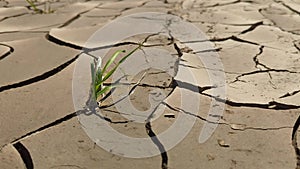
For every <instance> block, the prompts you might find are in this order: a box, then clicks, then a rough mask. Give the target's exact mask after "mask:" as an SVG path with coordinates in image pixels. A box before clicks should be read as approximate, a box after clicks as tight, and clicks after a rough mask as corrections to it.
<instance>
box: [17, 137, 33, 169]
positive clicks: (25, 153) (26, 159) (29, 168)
mask: <svg viewBox="0 0 300 169" xmlns="http://www.w3.org/2000/svg"><path fill="white" fill-rule="evenodd" d="M13 146H14V148H15V149H16V150H17V151H18V153H19V154H20V156H21V158H22V160H23V163H24V164H25V167H26V169H33V168H34V165H33V161H32V157H31V155H30V152H29V150H28V149H27V148H26V147H25V146H24V145H23V144H22V143H21V142H17V143H14V144H13Z"/></svg>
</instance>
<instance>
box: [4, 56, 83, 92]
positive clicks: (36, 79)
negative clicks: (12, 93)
mask: <svg viewBox="0 0 300 169" xmlns="http://www.w3.org/2000/svg"><path fill="white" fill-rule="evenodd" d="M79 55H80V54H78V55H76V56H75V57H74V58H72V59H70V60H69V61H67V62H65V63H63V64H62V65H59V66H58V67H56V68H54V69H52V70H50V71H47V72H45V73H43V74H41V75H38V76H35V77H33V78H30V79H27V80H24V81H21V82H17V83H13V84H9V85H6V86H0V93H1V92H3V91H6V90H11V89H16V88H19V87H23V86H27V85H30V84H33V83H36V82H39V81H42V80H45V79H48V78H49V77H52V76H54V75H56V74H57V73H59V72H61V71H62V70H64V69H65V68H66V67H68V66H69V65H70V64H72V63H73V62H75V60H76V59H77V58H78V57H79Z"/></svg>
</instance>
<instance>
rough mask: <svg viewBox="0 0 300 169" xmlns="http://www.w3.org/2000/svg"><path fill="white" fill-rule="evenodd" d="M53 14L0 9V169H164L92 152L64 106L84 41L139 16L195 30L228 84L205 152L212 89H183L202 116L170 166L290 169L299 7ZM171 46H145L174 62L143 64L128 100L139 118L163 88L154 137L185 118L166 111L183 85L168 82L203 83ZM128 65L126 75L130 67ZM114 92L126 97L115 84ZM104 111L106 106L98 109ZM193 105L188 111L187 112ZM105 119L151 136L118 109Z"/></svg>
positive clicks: (92, 5)
mask: <svg viewBox="0 0 300 169" xmlns="http://www.w3.org/2000/svg"><path fill="white" fill-rule="evenodd" d="M37 7H38V8H39V9H42V10H43V9H44V7H45V2H42V1H39V0H38V2H37ZM50 7H51V10H53V11H54V12H53V13H48V14H38V13H35V12H34V11H33V10H32V9H31V8H30V7H29V6H28V4H27V3H26V1H25V0H0V114H1V118H0V128H1V132H0V135H1V137H0V169H12V168H27V169H32V168H35V169H54V168H55V169H99V168H100V169H112V168H115V169H119V168H126V169H131V168H146V169H156V168H162V163H163V160H162V157H161V156H160V155H157V156H154V157H149V158H140V159H139V158H137V159H134V158H126V157H123V156H118V155H114V154H112V153H110V152H107V151H105V150H104V149H102V148H101V147H99V146H97V145H96V144H95V143H94V142H93V141H92V140H91V139H90V138H89V137H88V136H87V134H86V133H85V132H84V130H83V128H82V126H81V125H80V123H79V121H78V118H77V114H76V110H75V109H74V106H73V100H72V79H73V71H74V68H75V66H76V62H77V61H78V55H79V54H80V53H81V48H82V47H83V46H84V44H85V43H86V41H87V40H88V39H89V38H90V36H91V35H93V33H94V32H95V31H97V30H99V29H101V28H102V27H103V26H104V25H105V24H107V23H109V22H110V21H112V20H114V19H116V18H118V17H122V16H126V15H129V14H134V13H138V12H162V13H169V14H173V15H176V16H179V17H180V18H182V19H183V20H185V21H187V22H191V23H193V24H194V25H195V26H197V27H198V28H199V29H201V30H202V31H203V32H204V33H205V34H206V35H207V38H208V39H209V40H211V41H212V43H213V50H217V51H218V54H219V56H220V59H221V61H222V63H223V66H224V70H213V71H215V72H218V71H223V72H225V75H226V79H225V80H226V98H224V99H223V100H222V101H226V106H225V109H224V113H223V115H222V116H221V117H220V121H219V122H218V123H220V124H219V125H218V127H217V128H216V130H215V132H214V133H213V135H212V136H211V137H210V138H209V139H208V140H207V141H206V142H205V143H202V144H199V142H198V137H199V134H200V131H201V129H202V127H203V125H204V123H205V120H206V116H207V112H208V110H209V108H210V106H211V105H210V104H211V102H212V100H213V99H215V98H217V97H218V96H215V95H214V92H213V91H214V89H213V88H212V89H208V90H203V91H201V92H200V93H199V92H193V91H190V90H184V92H186V94H187V95H190V96H199V97H200V100H201V101H200V103H199V105H200V109H199V111H197V112H190V114H189V115H191V116H195V115H198V116H197V117H196V122H195V125H194V127H193V128H192V130H191V131H190V132H189V133H188V135H187V136H186V137H185V138H184V139H183V140H182V141H181V142H180V143H179V144H177V145H176V146H175V147H174V148H173V149H171V150H169V151H168V152H167V156H168V162H167V164H166V165H167V167H168V168H170V169H182V168H186V169H202V168H205V169H294V168H296V166H297V160H296V154H295V151H294V147H293V146H292V142H291V132H292V128H293V125H294V123H295V121H296V119H297V118H298V115H299V108H300V1H299V0H250V1H249V0H161V1H160V0H121V1H116V0H101V1H87V2H85V1H84V0H57V1H56V0H55V1H54V0H50ZM133 26H134V25H133ZM112 33H113V32H112ZM142 38H143V37H142V36H141V37H134V38H132V39H125V40H124V41H126V40H132V41H136V40H140V39H142ZM169 42H170V39H166V37H163V36H154V37H153V38H152V39H150V40H149V42H148V45H151V44H152V45H153V44H154V45H157V44H159V45H157V47H158V48H161V49H166V50H168V51H169V52H170V53H171V54H173V55H170V56H169V55H168V57H167V58H168V59H167V60H160V57H159V56H148V58H147V57H145V58H144V60H143V61H146V62H148V63H149V65H150V67H149V69H148V75H147V76H146V78H144V79H143V81H141V84H144V85H141V84H138V85H137V87H136V88H135V92H134V93H130V96H128V97H129V98H130V99H131V101H132V104H133V105H134V106H135V107H136V108H137V109H139V110H141V111H145V110H147V109H149V107H150V102H149V100H148V95H155V94H157V93H154V94H153V92H152V93H151V91H152V90H154V89H157V88H160V89H163V90H162V91H163V92H162V93H163V94H165V95H169V96H168V97H167V98H166V99H165V98H164V99H162V98H158V100H156V101H155V102H151V104H152V103H153V104H159V103H160V102H161V101H164V102H166V103H168V104H169V105H170V107H171V108H170V107H169V108H167V107H165V105H160V106H162V107H163V108H165V111H164V112H163V114H162V115H160V116H157V117H156V116H154V118H156V119H155V120H154V121H153V122H151V123H152V129H153V131H154V132H155V133H156V134H160V133H162V132H163V131H165V130H167V129H168V128H169V127H170V126H172V124H173V123H174V122H175V121H176V119H177V118H178V117H179V116H180V114H183V111H176V110H175V109H172V107H173V108H175V107H178V104H179V102H180V100H179V99H178V98H180V94H178V92H179V91H180V87H179V86H176V87H174V86H170V84H171V79H172V76H173V77H174V76H175V79H176V80H179V81H181V82H185V83H188V84H189V85H190V86H191V84H192V85H194V86H197V87H199V88H201V87H207V86H210V85H211V83H210V81H209V78H208V76H207V71H208V69H207V68H206V67H205V66H204V65H203V63H201V62H200V61H199V60H197V59H195V56H196V55H195V54H194V53H193V52H195V51H187V50H186V48H184V44H183V42H176V43H177V44H179V47H180V49H179V50H180V51H181V52H182V53H183V55H182V58H181V60H180V61H179V64H178V63H176V61H177V59H178V54H179V53H178V52H179V51H178V49H177V50H176V49H175V48H174V45H173V43H172V44H168V43H169ZM118 48H119V49H122V48H126V49H128V48H132V46H130V45H123V46H119V47H118ZM148 48H149V47H148ZM115 49H116V48H113V50H115ZM110 52H111V53H112V52H113V51H110ZM200 52H202V53H204V54H205V53H209V52H212V49H209V50H207V51H200ZM141 54H142V52H141ZM108 57H109V56H108V55H107V56H105V57H103V59H104V60H105V61H106V60H107V59H108ZM126 64H127V65H126ZM126 64H125V65H124V69H125V68H126V67H134V66H137V65H130V62H128V63H126ZM151 65H152V66H155V65H156V66H159V67H160V68H161V69H162V70H163V71H164V72H159V71H157V69H151ZM174 65H175V67H174ZM187 69H188V70H192V71H193V72H194V74H195V75H196V76H195V77H196V79H197V81H196V82H190V81H188V80H187V79H186V77H185V76H184V75H182V74H181V73H182V72H184V71H185V70H187ZM142 74H143V72H142V73H140V74H138V75H137V76H135V77H134V80H133V82H132V84H130V85H129V87H133V86H134V84H135V83H136V82H137V81H139V80H140V78H141V76H142ZM170 75H171V76H170ZM128 76H133V75H131V74H129V75H128ZM116 92H117V93H118V92H119V94H120V95H121V94H124V93H122V92H123V91H122V87H120V88H119V89H117V91H116ZM149 93H150V94H149ZM181 94H182V93H181ZM159 99H160V100H159ZM112 102H113V100H112V98H108V99H107V100H106V101H104V102H103V104H104V105H107V104H110V103H112ZM192 106H193V105H190V107H187V108H188V109H189V108H191V110H192ZM186 111H188V110H186ZM102 112H103V115H104V116H105V117H106V120H107V119H109V120H107V122H109V121H110V122H111V123H110V126H111V127H113V128H114V129H115V130H117V131H119V132H121V133H123V134H126V135H128V136H131V137H137V138H142V137H143V138H147V137H149V136H148V134H147V132H146V129H145V126H144V125H145V124H140V123H135V122H134V121H133V122H132V121H126V120H127V119H126V118H125V117H123V116H121V115H120V114H122V113H128V112H120V111H119V110H118V109H116V108H115V107H114V106H111V107H108V108H105V109H103V110H102ZM155 115H156V114H155ZM164 115H171V116H173V115H174V116H175V118H168V117H165V116H164ZM133 116H134V115H133ZM124 120H125V121H124ZM115 122H117V123H115ZM118 122H122V123H118ZM171 139H172V137H171V138H170V140H171Z"/></svg>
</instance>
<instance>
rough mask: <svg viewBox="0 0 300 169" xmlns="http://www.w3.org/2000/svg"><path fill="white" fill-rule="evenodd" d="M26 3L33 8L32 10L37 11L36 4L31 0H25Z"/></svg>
mask: <svg viewBox="0 0 300 169" xmlns="http://www.w3.org/2000/svg"><path fill="white" fill-rule="evenodd" d="M26 1H27V3H28V4H29V5H30V6H31V7H32V8H33V10H34V11H36V12H38V11H39V9H37V7H36V5H35V4H34V3H33V2H32V1H31V0H26Z"/></svg>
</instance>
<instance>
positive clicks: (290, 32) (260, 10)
mask: <svg viewBox="0 0 300 169" xmlns="http://www.w3.org/2000/svg"><path fill="white" fill-rule="evenodd" d="M264 9H266V8H261V9H259V10H258V12H259V13H260V14H261V15H262V16H264V17H265V18H266V19H268V20H269V21H271V22H272V25H273V26H274V27H276V28H278V29H280V30H281V31H282V32H286V33H289V34H292V35H299V34H298V33H295V32H293V30H292V31H289V30H285V29H284V28H282V27H280V26H278V25H277V24H276V22H275V21H274V20H272V19H270V18H268V17H266V16H265V15H264V14H263V13H262V11H263V10H264Z"/></svg>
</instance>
